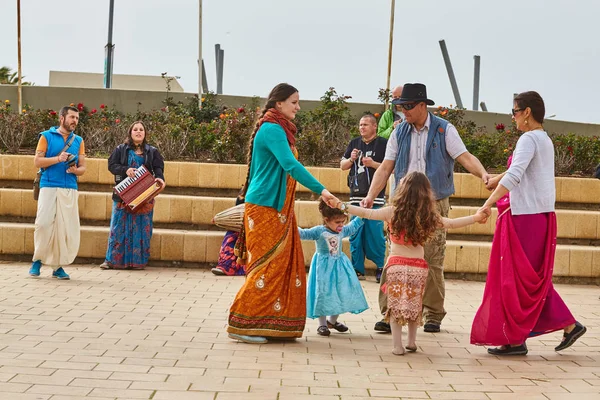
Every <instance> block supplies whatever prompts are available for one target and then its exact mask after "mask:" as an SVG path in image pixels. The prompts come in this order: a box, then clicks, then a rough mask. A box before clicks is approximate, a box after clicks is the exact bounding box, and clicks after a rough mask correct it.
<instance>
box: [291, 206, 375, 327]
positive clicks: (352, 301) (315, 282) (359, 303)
mask: <svg viewBox="0 0 600 400" xmlns="http://www.w3.org/2000/svg"><path fill="white" fill-rule="evenodd" d="M319 211H320V212H321V215H322V216H323V225H319V226H315V227H314V228H310V229H302V228H298V230H299V231H300V239H303V240H315V241H316V242H317V251H316V253H315V255H314V256H313V259H312V262H311V264H310V272H309V273H308V283H307V298H306V315H307V316H308V317H309V318H318V319H319V328H318V329H317V333H318V334H319V335H321V336H329V335H330V333H331V331H330V330H329V329H330V328H332V329H335V330H336V331H338V332H346V331H347V330H348V327H347V326H346V325H344V324H342V323H341V322H338V321H337V319H338V316H339V315H340V314H342V313H345V312H350V313H353V314H358V313H361V312H363V311H365V310H366V309H368V308H369V306H368V305H367V300H366V299H365V295H364V293H363V290H362V287H361V286H360V282H359V281H358V277H357V276H356V272H355V271H354V268H353V267H352V263H351V262H350V260H349V259H348V256H346V254H344V253H343V252H342V239H343V238H345V237H348V236H352V235H353V234H354V233H355V232H356V231H357V230H358V228H360V227H361V226H362V224H363V220H362V219H361V218H355V219H353V220H352V222H350V223H349V224H348V225H345V224H346V222H347V216H346V214H344V213H343V212H342V211H341V210H339V209H337V208H330V207H329V206H328V205H327V204H326V203H325V202H324V201H323V200H321V201H320V202H319ZM327 316H329V318H327Z"/></svg>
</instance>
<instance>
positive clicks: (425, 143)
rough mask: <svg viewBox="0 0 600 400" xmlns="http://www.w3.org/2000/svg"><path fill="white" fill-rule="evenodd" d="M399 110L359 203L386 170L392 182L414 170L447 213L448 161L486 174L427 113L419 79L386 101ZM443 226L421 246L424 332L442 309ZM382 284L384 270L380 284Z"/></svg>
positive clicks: (381, 327) (369, 201)
mask: <svg viewBox="0 0 600 400" xmlns="http://www.w3.org/2000/svg"><path fill="white" fill-rule="evenodd" d="M392 104H395V105H399V106H400V107H402V109H403V111H404V117H405V120H404V121H403V122H402V123H401V124H400V125H398V126H397V127H396V129H394V131H393V132H392V134H391V135H390V139H389V140H388V144H387V148H386V154H385V158H384V161H383V162H382V163H381V165H380V167H379V168H378V169H377V171H376V172H375V176H374V177H373V181H372V182H371V187H370V190H369V193H368V195H367V196H366V197H365V198H364V200H363V201H362V202H361V205H362V206H363V207H368V208H370V207H372V206H373V200H374V199H375V198H376V196H377V194H378V193H379V191H381V189H382V188H383V187H385V184H386V182H387V179H388V178H389V177H390V175H391V174H392V172H393V173H394V179H395V183H396V185H398V183H399V182H400V180H401V179H402V178H403V177H404V176H405V175H406V174H408V173H409V172H412V171H420V172H423V173H424V174H426V175H427V177H428V178H429V181H430V182H431V187H432V188H433V191H434V194H435V197H436V200H437V208H438V211H439V213H440V214H441V215H442V216H444V217H447V216H448V211H449V209H450V204H449V197H450V196H451V195H452V194H454V174H453V171H454V161H455V160H456V161H458V162H459V163H460V164H461V165H462V166H463V167H464V168H465V169H466V170H467V171H469V172H470V173H472V174H473V175H475V176H477V177H479V178H481V179H482V180H483V182H484V183H485V184H487V181H488V179H489V175H488V174H487V172H486V170H485V168H484V167H483V165H481V162H480V161H479V160H478V159H477V158H476V157H475V156H473V155H472V154H471V153H469V152H468V150H467V148H466V147H465V145H464V143H463V141H462V139H461V138H460V136H459V134H458V131H457V130H456V128H455V127H454V126H453V125H452V124H450V123H449V122H448V121H446V120H445V119H443V118H440V117H438V116H436V115H433V114H432V113H430V112H429V111H428V110H427V106H428V105H430V106H432V105H434V104H435V103H434V102H433V100H430V99H428V98H427V89H426V87H425V85H423V84H422V83H408V84H406V85H404V88H403V90H402V96H401V97H400V98H398V99H394V100H392ZM445 252H446V231H445V230H444V229H439V230H438V231H437V232H436V234H435V237H434V238H433V239H432V240H431V241H430V242H429V243H427V244H426V245H425V261H427V264H428V265H429V274H428V277H427V282H426V284H425V293H424V295H423V314H424V317H425V326H424V330H425V332H439V331H440V325H441V323H442V319H443V318H444V316H445V315H446V311H445V310H444V296H445V285H444V270H443V266H444V256H445ZM384 283H385V271H384V272H383V276H382V278H381V284H382V285H383V284H384ZM379 307H380V309H381V312H382V314H385V311H386V310H387V296H386V295H385V294H382V293H380V296H379ZM375 330H376V331H384V332H389V331H390V327H389V324H387V323H385V322H384V321H379V322H377V323H376V324H375Z"/></svg>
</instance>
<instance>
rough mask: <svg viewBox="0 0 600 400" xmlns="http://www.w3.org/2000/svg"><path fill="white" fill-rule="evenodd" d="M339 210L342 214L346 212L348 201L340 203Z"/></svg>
mask: <svg viewBox="0 0 600 400" xmlns="http://www.w3.org/2000/svg"><path fill="white" fill-rule="evenodd" d="M340 211H342V212H343V213H344V214H348V203H342V204H340Z"/></svg>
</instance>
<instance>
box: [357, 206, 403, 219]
mask: <svg viewBox="0 0 600 400" xmlns="http://www.w3.org/2000/svg"><path fill="white" fill-rule="evenodd" d="M348 212H349V213H350V214H352V215H357V216H359V217H361V218H365V219H376V220H379V221H390V220H391V219H392V213H393V207H391V206H390V207H383V208H377V209H372V208H362V207H357V206H352V205H348Z"/></svg>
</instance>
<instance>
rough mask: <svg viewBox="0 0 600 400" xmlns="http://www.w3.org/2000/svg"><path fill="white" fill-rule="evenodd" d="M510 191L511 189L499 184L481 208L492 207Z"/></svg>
mask: <svg viewBox="0 0 600 400" xmlns="http://www.w3.org/2000/svg"><path fill="white" fill-rule="evenodd" d="M508 192H509V190H508V189H507V188H506V187H505V186H503V185H501V184H498V186H497V187H496V189H495V190H494V191H493V192H492V194H491V195H490V197H489V198H488V199H487V200H486V201H485V203H484V204H483V206H482V207H481V208H488V209H489V208H491V207H492V205H494V204H495V203H496V202H497V201H498V200H500V199H501V198H502V197H504V196H505V195H506V194H507V193H508Z"/></svg>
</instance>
